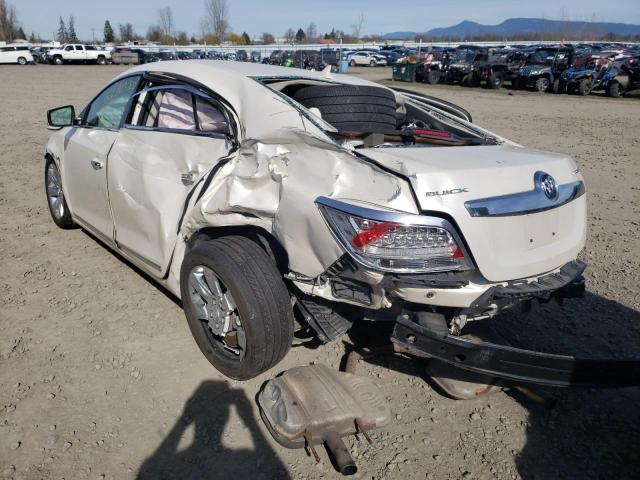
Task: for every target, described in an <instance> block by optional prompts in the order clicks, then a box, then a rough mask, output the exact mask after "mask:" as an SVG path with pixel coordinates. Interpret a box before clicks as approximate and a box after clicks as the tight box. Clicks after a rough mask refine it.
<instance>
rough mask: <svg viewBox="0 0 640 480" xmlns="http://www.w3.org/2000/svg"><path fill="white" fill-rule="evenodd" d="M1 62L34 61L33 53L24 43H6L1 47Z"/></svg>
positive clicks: (18, 62) (19, 62)
mask: <svg viewBox="0 0 640 480" xmlns="http://www.w3.org/2000/svg"><path fill="white" fill-rule="evenodd" d="M0 63H17V64H18V65H26V64H27V63H33V55H31V52H30V51H29V47H26V46H23V45H18V46H16V45H5V46H2V47H0Z"/></svg>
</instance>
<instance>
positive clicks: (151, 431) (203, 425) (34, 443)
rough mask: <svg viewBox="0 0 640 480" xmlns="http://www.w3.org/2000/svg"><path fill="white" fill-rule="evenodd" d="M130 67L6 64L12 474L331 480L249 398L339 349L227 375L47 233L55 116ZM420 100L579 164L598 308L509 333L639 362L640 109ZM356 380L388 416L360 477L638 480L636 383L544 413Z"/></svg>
mask: <svg viewBox="0 0 640 480" xmlns="http://www.w3.org/2000/svg"><path fill="white" fill-rule="evenodd" d="M120 71H122V68H120V67H115V66H111V67H91V66H87V67H83V66H78V67H69V66H65V67H53V66H35V67H25V68H14V67H2V68H0V85H1V87H0V88H1V91H2V95H1V96H2V114H1V115H0V151H1V152H2V156H1V158H0V258H2V263H1V265H2V273H3V275H2V278H0V299H1V302H2V304H1V306H0V329H1V330H2V334H1V335H0V409H1V410H0V475H1V478H27V479H39V478H56V479H59V478H66V479H70V478H89V479H96V478H98V479H103V478H107V479H123V478H135V477H137V476H139V477H140V478H176V479H177V478H246V477H248V476H250V475H251V477H254V478H264V479H273V478H301V479H307V478H309V479H315V478H336V477H337V474H335V473H334V472H333V470H332V467H331V465H330V464H329V462H328V460H327V457H326V454H325V453H324V452H321V455H322V462H321V463H320V464H318V465H316V464H315V462H314V461H313V460H312V459H311V458H309V457H307V456H305V454H304V453H303V452H302V451H291V450H285V449H283V448H282V447H280V446H279V445H277V444H276V443H275V442H274V441H273V440H272V439H271V438H270V436H269V434H268V433H267V432H266V430H265V429H264V427H263V425H262V423H261V421H260V419H259V415H258V412H257V409H256V405H255V401H254V397H255V395H256V393H257V392H258V390H259V388H260V386H261V385H262V383H263V382H264V381H265V380H266V379H268V378H269V377H271V376H273V375H275V374H276V373H278V372H279V371H281V370H283V369H286V368H289V367H292V366H295V365H300V364H306V363H308V362H311V361H314V360H316V361H321V362H324V363H326V364H328V365H330V366H338V364H339V361H340V358H341V356H342V353H343V351H344V349H343V344H342V343H341V342H339V343H335V344H332V345H327V346H323V347H320V348H318V349H316V350H313V349H309V348H306V347H295V348H293V349H292V351H291V353H290V354H289V356H288V357H287V358H286V359H285V360H284V361H283V362H282V363H281V364H280V365H279V366H278V367H277V369H275V370H274V371H271V372H269V373H268V374H265V375H263V376H262V377H260V378H258V379H255V380H253V381H249V382H245V383H240V382H233V381H228V380H226V379H225V378H224V377H222V376H221V375H220V374H218V373H217V372H216V371H215V370H213V368H212V367H211V366H210V365H209V364H208V363H207V362H206V361H205V360H204V358H203V356H202V355H201V354H200V352H199V351H198V349H197V347H196V345H195V343H194V341H193V340H192V338H191V335H190V333H189V330H188V328H187V325H186V322H185V320H184V317H183V313H182V311H181V309H180V306H179V304H178V302H177V301H176V300H175V299H173V298H172V297H170V296H169V295H167V294H166V293H165V292H164V291H163V290H161V289H159V288H158V287H157V286H156V285H155V284H154V283H152V282H150V281H149V279H148V278H146V277H145V276H144V275H142V274H140V273H139V272H137V271H135V270H133V269H132V268H131V267H130V266H129V265H127V264H126V263H124V262H123V261H122V260H121V259H119V258H118V257H116V256H115V255H113V254H112V253H111V252H110V251H108V250H106V249H105V248H103V247H102V246H101V245H100V244H98V243H96V241H94V240H93V239H92V238H91V237H89V236H88V235H87V234H85V233H84V232H83V231H82V230H74V231H70V232H68V231H62V230H59V229H57V228H56V227H55V226H54V225H53V223H52V222H51V220H50V218H49V212H48V210H47V206H46V202H45V196H44V190H43V181H42V180H43V161H42V157H43V152H44V146H45V143H46V140H47V137H48V131H47V130H46V126H45V111H46V110H47V109H48V108H51V107H53V106H58V105H65V104H74V105H76V107H80V106H82V105H84V104H85V103H86V102H87V101H88V100H89V99H90V97H91V96H92V95H93V94H94V93H96V92H97V90H98V89H99V88H100V87H101V86H102V85H104V84H105V83H106V82H107V81H108V80H109V79H111V78H112V77H113V76H114V75H116V73H118V72H120ZM354 73H355V74H358V75H366V76H368V77H370V78H373V79H376V80H385V79H388V78H390V71H389V70H388V69H356V71H355V72H354ZM389 83H390V82H389ZM411 88H418V89H420V90H423V91H425V92H428V93H430V94H432V95H438V96H441V97H442V98H444V99H447V100H450V101H453V102H456V103H459V104H461V105H462V106H464V107H466V108H467V109H468V110H469V111H470V112H471V113H472V114H473V116H474V120H475V121H476V122H477V123H478V124H480V125H482V126H485V127H488V128H489V129H491V130H493V131H495V132H497V133H498V134H500V135H503V136H505V137H508V138H511V139H513V140H515V141H517V142H519V143H521V144H523V145H526V146H529V147H533V148H539V149H543V150H551V151H559V152H563V153H567V154H570V155H572V156H573V157H574V158H575V159H576V160H577V162H578V164H579V165H580V167H581V168H582V170H583V172H584V175H585V177H586V181H587V188H588V195H589V197H588V198H589V228H590V232H589V239H588V243H587V248H586V251H585V252H584V254H583V258H584V259H585V260H586V261H588V263H589V269H588V271H587V274H586V276H587V279H588V291H589V293H588V295H587V298H586V299H584V300H581V301H578V300H575V301H568V302H566V303H565V305H564V307H562V308H561V307H559V306H557V305H555V304H554V305H551V304H548V305H545V306H539V307H536V308H534V310H533V311H532V312H531V313H527V314H524V313H518V314H515V313H514V314H509V315H504V316H502V317H500V318H498V319H496V320H495V321H494V324H495V325H496V326H497V328H499V329H500V331H504V332H507V333H509V334H510V335H511V337H512V338H513V339H514V341H516V342H517V343H519V344H522V345H526V346H528V347H531V348H539V349H543V350H546V351H556V352H575V353H579V354H583V355H591V356H600V357H609V356H615V357H623V356H640V313H639V310H640V288H639V287H638V279H639V274H638V272H639V271H640V262H639V260H638V258H639V255H640V223H639V222H640V183H639V182H638V179H640V164H639V160H640V158H639V154H638V152H639V151H640V99H637V98H636V99H619V100H612V99H608V98H598V97H595V96H591V97H588V98H578V97H568V96H554V95H549V94H547V95H538V94H534V93H521V92H518V93H517V94H516V95H515V96H510V95H508V94H507V91H506V90H502V91H498V92H494V91H486V90H484V89H473V90H471V89H465V88H462V87H448V86H437V87H430V86H411ZM345 341H348V338H345ZM359 368H360V369H359V373H363V374H369V375H373V376H375V377H376V378H377V379H378V381H379V382H380V384H381V385H382V387H383V388H384V390H385V392H386V393H387V395H388V399H389V400H390V401H391V402H393V407H394V413H395V420H394V422H393V424H392V425H390V426H389V427H388V428H385V429H383V430H381V431H379V432H378V433H376V435H375V440H376V442H375V444H374V445H373V446H367V445H366V444H365V443H356V442H350V446H351V448H352V452H353V455H354V457H356V458H357V460H358V463H359V466H360V472H359V473H358V478H375V479H378V478H403V479H413V478H433V479H457V478H464V479H471V478H472V479H480V478H484V479H491V478H500V479H503V478H505V479H518V478H525V479H556V478H567V479H574V478H575V479H582V478H594V479H603V478H616V479H622V478H638V477H637V472H638V469H639V468H640V414H639V408H640V388H629V389H620V390H611V391H596V390H574V391H568V390H561V391H555V392H553V393H554V394H556V395H557V396H558V398H559V402H558V404H557V406H556V407H555V409H553V410H550V411H549V410H547V409H545V408H544V407H542V406H541V405H538V404H536V403H534V402H532V401H531V400H529V399H527V398H525V397H523V396H521V395H519V394H517V393H514V392H505V393H497V394H495V395H492V396H489V397H483V398H480V399H477V400H474V401H468V402H456V401H453V400H449V399H447V398H445V397H443V396H441V395H440V394H439V393H437V392H436V391H435V390H434V388H433V387H432V386H431V385H430V384H429V383H428V382H427V381H425V379H424V378H422V376H421V375H422V371H423V365H421V364H420V363H418V362H413V361H409V360H405V359H401V358H394V359H389V358H387V359H381V360H380V361H379V362H378V364H377V365H374V364H361V365H360V367H359Z"/></svg>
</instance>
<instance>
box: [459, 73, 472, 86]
mask: <svg viewBox="0 0 640 480" xmlns="http://www.w3.org/2000/svg"><path fill="white" fill-rule="evenodd" d="M460 85H462V86H463V87H470V86H471V75H469V74H467V75H464V76H463V77H462V80H460Z"/></svg>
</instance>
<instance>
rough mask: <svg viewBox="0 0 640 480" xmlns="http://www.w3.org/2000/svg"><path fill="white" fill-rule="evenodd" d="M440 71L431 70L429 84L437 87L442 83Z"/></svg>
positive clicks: (428, 77)
mask: <svg viewBox="0 0 640 480" xmlns="http://www.w3.org/2000/svg"><path fill="white" fill-rule="evenodd" d="M440 77H441V75H440V71H439V70H429V73H428V74H427V83H429V84H430V85H436V84H438V83H440Z"/></svg>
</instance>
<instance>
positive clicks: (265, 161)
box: [45, 60, 609, 385]
mask: <svg viewBox="0 0 640 480" xmlns="http://www.w3.org/2000/svg"><path fill="white" fill-rule="evenodd" d="M470 120H471V118H470V116H469V115H468V114H466V112H465V111H464V110H463V109H456V108H455V106H452V105H450V104H446V103H443V102H439V101H437V99H433V98H429V97H423V96H421V95H419V94H416V93H409V92H397V91H394V90H391V89H389V88H386V87H382V86H380V85H378V84H375V83H371V82H368V81H366V80H363V79H360V78H358V77H351V76H346V75H337V74H332V73H331V72H330V71H329V69H326V70H325V71H323V72H312V71H306V70H292V69H288V68H282V67H276V66H270V65H260V64H253V63H226V62H212V61H200V60H194V61H190V62H163V63H156V64H153V65H141V66H137V67H134V68H132V69H130V70H128V71H126V72H124V73H122V74H121V75H119V76H118V77H116V78H115V79H114V80H113V81H112V82H111V83H109V84H108V85H107V86H106V87H105V88H104V89H103V90H102V91H101V92H100V93H98V94H97V96H96V97H95V98H94V99H93V100H91V102H90V103H89V104H88V105H87V106H86V107H85V108H84V109H83V110H82V111H81V112H80V113H79V114H78V115H76V113H75V109H74V107H72V106H65V107H60V108H57V109H53V110H50V111H49V112H48V123H49V127H50V128H52V129H57V131H56V132H55V133H53V134H52V136H51V138H50V140H49V142H48V144H47V146H46V155H45V185H46V195H47V201H48V206H49V209H50V212H51V216H52V218H53V221H54V222H55V223H56V224H57V225H58V226H59V227H62V228H73V227H75V226H79V227H82V228H83V229H85V230H86V231H88V232H89V233H91V234H92V235H93V236H94V237H95V238H97V239H99V240H100V241H101V242H103V243H104V244H105V245H108V246H109V247H110V248H112V249H113V250H114V251H116V252H117V253H118V254H120V255H121V256H122V257H124V258H126V259H127V260H128V261H129V262H131V263H132V264H133V265H135V266H136V267H138V268H139V269H141V270H142V271H144V272H146V273H147V274H149V275H150V276H151V277H153V278H154V279H155V280H157V282H159V283H160V284H162V285H164V286H165V287H166V288H167V289H169V290H170V291H171V292H172V293H173V294H175V295H176V296H177V297H179V298H180V299H181V301H182V305H183V308H184V311H185V315H186V318H187V321H188V324H189V327H190V329H191V332H192V334H193V336H194V338H195V340H196V343H197V345H198V346H199V348H200V349H201V351H202V353H203V354H204V355H205V357H206V358H207V359H208V360H209V362H210V363H211V364H212V365H213V366H214V367H215V368H216V369H218V370H219V371H220V372H222V373H223V374H225V375H227V376H229V377H232V378H235V379H249V378H252V377H255V376H256V375H258V374H260V373H261V372H264V371H265V370H267V369H269V368H270V367H273V366H274V365H276V364H277V363H278V362H279V361H280V360H281V359H282V358H283V357H284V356H285V354H286V353H287V351H288V350H289V348H290V346H291V343H292V339H293V335H294V325H296V323H299V324H300V325H302V326H303V327H305V328H308V329H310V330H311V331H313V332H315V335H317V337H318V338H319V339H320V340H322V341H324V342H328V341H332V340H335V339H336V338H337V337H339V336H340V335H341V334H343V333H345V332H346V331H347V330H348V329H349V328H350V327H351V326H352V325H353V324H354V322H366V321H390V322H395V328H396V329H395V332H394V334H393V338H392V340H393V341H394V342H395V343H396V344H399V345H401V346H402V348H403V349H404V351H408V352H416V351H421V352H422V354H424V355H427V356H430V357H436V358H440V359H442V360H444V361H445V362H449V363H451V364H454V365H458V366H460V367H462V368H467V369H469V370H472V371H481V372H484V373H487V372H492V373H495V374H496V375H498V376H502V377H504V378H520V379H522V378H526V379H529V380H531V381H534V382H540V383H550V384H557V385H562V384H566V383H571V382H573V381H575V380H576V379H578V380H580V378H581V377H579V376H578V377H576V376H575V375H576V372H575V363H574V362H573V360H572V357H564V356H558V355H548V354H544V353H539V352H529V351H526V350H519V349H515V348H507V347H501V346H499V345H493V344H488V343H472V342H467V341H466V340H464V339H462V337H461V336H460V335H461V333H462V332H463V330H464V329H465V325H467V324H468V323H470V322H474V321H476V320H481V319H485V318H489V317H492V316H495V315H496V314H498V313H499V312H501V311H503V310H505V309H508V308H511V307H513V306H514V305H517V304H519V303H522V302H528V301H531V300H535V299H540V300H542V301H547V300H549V299H551V298H558V299H562V298H569V297H575V296H579V295H580V294H581V293H582V292H583V291H584V280H583V278H582V272H583V270H584V268H585V264H584V263H582V262H581V261H579V260H577V256H578V253H579V252H580V251H581V250H582V248H583V247H584V244H585V233H586V221H585V217H586V200H585V186H584V181H583V178H582V175H581V174H580V171H579V169H578V167H577V166H576V164H575V162H574V161H573V160H572V159H571V158H569V157H567V156H565V155H560V154H552V153H545V152H541V151H536V150H529V149H526V148H524V147H522V146H519V145H517V144H515V143H513V142H511V141H509V140H506V139H504V138H501V137H500V136H498V135H495V134H492V133H490V132H488V131H486V130H484V129H482V128H480V127H478V126H476V125H474V124H473V123H471V121H470ZM294 312H295V315H296V318H297V322H296V321H295V320H294ZM505 359H506V360H505ZM503 360H504V361H503ZM601 376H603V375H601ZM608 378H609V376H608V377H607V379H608ZM583 380H584V379H583ZM606 381H608V380H606ZM590 382H591V380H589V382H587V381H586V380H584V381H583V383H590Z"/></svg>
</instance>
